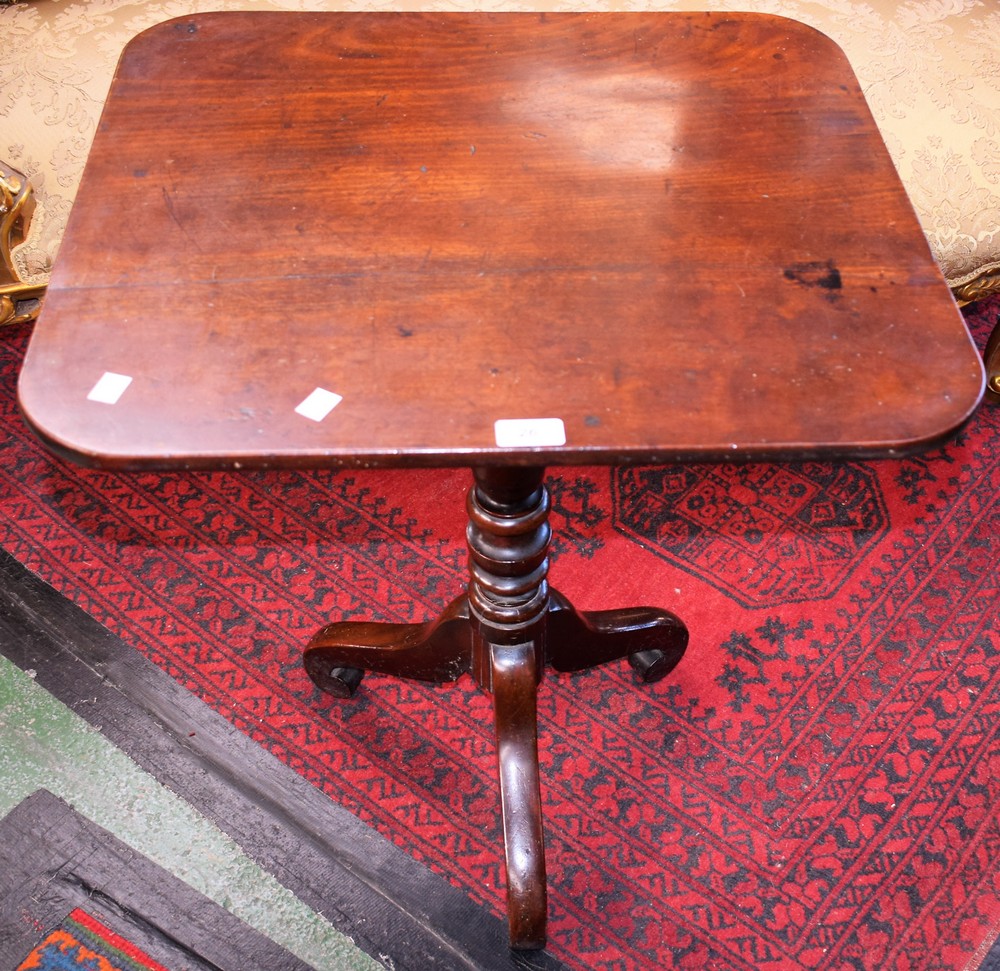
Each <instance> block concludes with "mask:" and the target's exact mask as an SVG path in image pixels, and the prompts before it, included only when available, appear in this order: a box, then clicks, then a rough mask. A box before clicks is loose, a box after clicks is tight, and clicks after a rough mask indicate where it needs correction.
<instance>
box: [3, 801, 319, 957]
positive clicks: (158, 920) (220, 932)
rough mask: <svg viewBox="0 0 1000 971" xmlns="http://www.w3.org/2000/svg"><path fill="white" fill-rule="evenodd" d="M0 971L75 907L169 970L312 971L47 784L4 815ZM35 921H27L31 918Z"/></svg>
mask: <svg viewBox="0 0 1000 971" xmlns="http://www.w3.org/2000/svg"><path fill="white" fill-rule="evenodd" d="M0 874H3V877H2V879H0V941H2V942H3V947H2V949H0V971H14V968H15V967H16V966H18V965H19V963H20V961H21V960H22V959H23V958H24V957H25V956H26V955H27V954H28V953H29V952H30V951H31V949H32V948H33V947H35V946H36V945H37V944H38V938H39V932H38V927H39V926H41V927H44V928H45V929H46V930H49V929H51V928H54V927H58V926H59V925H60V924H62V923H63V921H64V920H65V919H66V917H67V916H68V915H69V914H70V913H71V912H72V911H73V909H74V908H77V907H79V908H81V909H82V910H84V911H85V912H86V913H87V914H89V915H90V916H91V917H93V918H95V919H96V920H98V921H100V922H101V923H103V924H104V925H105V926H107V927H109V928H110V929H111V930H113V931H115V932H116V933H121V934H123V935H125V936H126V937H127V938H128V940H129V942H130V943H132V944H134V945H135V946H136V947H139V948H141V949H142V950H143V951H144V952H145V953H146V954H147V955H148V956H149V957H151V958H152V959H153V960H154V961H156V962H158V963H159V964H162V965H164V966H165V967H169V968H184V969H190V971H248V969H252V968H267V971H309V966H308V965H307V964H304V963H303V962H302V961H300V960H299V959H298V958H296V957H295V956H294V955H292V954H289V953H288V951H286V950H284V948H281V947H279V946H278V945H277V944H275V943H274V942H273V941H270V940H268V939H267V938H266V937H264V936H263V935H262V934H260V933H258V932H257V931H255V930H254V929H253V928H251V927H248V926H247V925H246V924H244V923H243V922H242V921H240V920H238V919H237V918H236V917H234V916H233V915H232V914H230V913H229V912H228V911H227V910H225V909H223V908H222V907H220V906H219V905H218V904H216V903H214V902H213V901H211V900H209V899H208V898H207V897H204V896H202V895H201V894H200V893H198V892H197V891H195V890H193V889H192V888H191V887H189V886H188V885H187V884H186V883H184V882H183V881H181V880H178V879H177V878H176V877H174V876H172V875H171V874H169V873H167V872H166V871H165V870H163V869H161V868H160V867H159V866H157V865H156V864H155V863H153V862H152V861H151V860H149V859H147V858H146V857H144V856H141V855H139V854H137V853H136V852H135V851H134V850H132V849H131V848H130V847H128V846H126V845H125V844H124V843H123V842H121V841H120V840H119V839H117V838H116V837H115V836H113V835H112V834H111V833H109V832H108V831H107V830H106V829H102V828H101V827H100V826H98V825H96V824H95V823H93V822H91V821H90V820H88V819H86V818H85V817H83V816H81V815H80V814H79V813H77V812H76V811H75V810H73V809H72V808H71V807H70V806H68V805H67V804H66V803H65V802H63V801H62V800H61V799H58V798H57V797H56V796H54V795H52V793H50V792H47V791H46V790H44V789H40V790H38V791H37V792H35V793H33V794H32V795H30V796H28V797H27V798H26V799H25V800H23V801H22V802H21V803H20V804H19V805H18V806H16V807H15V808H14V809H13V810H11V812H10V813H8V814H7V816H5V817H4V818H3V819H2V820H0ZM26 917H27V918H28V919H25V918H26Z"/></svg>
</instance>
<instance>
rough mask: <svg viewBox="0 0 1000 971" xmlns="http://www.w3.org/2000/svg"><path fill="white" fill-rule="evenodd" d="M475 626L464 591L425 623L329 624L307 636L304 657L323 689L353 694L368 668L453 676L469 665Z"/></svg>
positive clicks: (423, 677)
mask: <svg viewBox="0 0 1000 971" xmlns="http://www.w3.org/2000/svg"><path fill="white" fill-rule="evenodd" d="M471 657H472V629H471V627H470V626H469V601H468V598H467V597H466V596H465V595H464V594H463V595H462V596H461V597H457V598H456V599H455V600H453V601H452V602H451V603H450V604H449V605H448V606H447V607H446V608H445V609H444V612H443V613H442V614H441V616H440V617H438V618H437V619H436V620H432V621H428V622H427V623H424V624H384V623H357V622H355V621H343V622H340V623H336V624H328V625H327V626H326V627H324V628H322V630H320V631H319V632H318V633H317V634H316V635H315V636H314V637H313V639H312V640H311V641H310V642H309V644H308V646H307V647H306V650H305V655H304V656H303V663H304V665H305V668H306V672H307V673H308V675H309V677H310V678H312V680H313V682H314V683H315V684H316V686H317V687H319V688H320V690H322V691H325V692H327V693H328V694H331V695H333V696H334V697H335V698H349V697H351V695H353V694H354V692H355V691H356V690H357V687H358V685H359V684H360V683H361V678H362V677H363V675H364V672H365V671H377V672H378V673H379V674H393V675H396V676H397V677H401V678H415V679H416V680H418V681H438V682H440V681H455V680H456V679H457V678H458V676H459V675H460V674H463V673H464V672H466V671H468V670H469V664H470V661H471Z"/></svg>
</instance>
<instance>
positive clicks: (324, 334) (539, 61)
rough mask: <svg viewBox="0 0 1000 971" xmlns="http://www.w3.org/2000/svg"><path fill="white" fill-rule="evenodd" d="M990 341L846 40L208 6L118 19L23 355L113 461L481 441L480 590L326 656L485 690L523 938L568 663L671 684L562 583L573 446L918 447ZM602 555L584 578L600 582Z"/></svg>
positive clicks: (768, 20)
mask: <svg viewBox="0 0 1000 971" xmlns="http://www.w3.org/2000/svg"><path fill="white" fill-rule="evenodd" d="M982 390H983V371H982V366H981V362H980V359H979V357H978V356H977V354H976V352H975V349H974V347H973V345H972V343H971V341H970V339H969V336H968V334H967V332H966V330H965V327H964V324H963V321H962V319H961V316H960V315H959V314H958V312H957V310H956V307H955V305H954V303H953V301H952V298H951V296H950V294H949V292H948V290H947V288H946V286H945V284H944V282H943V280H942V278H941V276H940V274H939V272H938V270H937V268H936V267H935V265H934V263H933V261H932V259H931V256H930V253H929V251H928V248H927V246H926V244H925V242H924V238H923V235H922V233H921V231H920V227H919V226H918V224H917V221H916V219H915V217H914V214H913V211H912V210H911V208H910V205H909V203H908V201H907V199H906V196H905V194H904V192H903V189H902V187H901V185H900V182H899V180H898V178H897V176H896V173H895V170H894V169H893V166H892V163H891V161H890V159H889V156H888V154H887V153H886V150H885V148H884V146H883V144H882V142H881V140H880V137H879V134H878V131H877V129H876V127H875V124H874V122H873V120H872V118H871V116H870V114H869V112H868V109H867V107H866V104H865V100H864V97H863V95H862V93H861V91H860V89H859V87H858V84H857V82H856V81H855V79H854V77H853V74H852V72H851V70H850V68H849V66H848V64H847V62H846V61H845V59H844V57H843V55H842V54H841V53H840V51H839V50H838V49H837V48H836V47H835V46H834V45H833V44H832V43H831V42H830V41H829V40H828V39H826V38H825V37H823V36H822V35H821V34H819V33H817V32H815V31H813V30H811V29H809V28H806V27H804V26H802V25H799V24H796V23H793V22H791V21H787V20H782V19H779V18H773V17H764V16H756V15H709V14H596V15H590V14H566V15H551V14H549V15H546V14H502V15H492V14H468V15H467V14H447V15H410V14H405V15H404V14H304V13H300V14H280V13H273V14H248V13H225V14H206V15H199V16H194V17H189V18H185V19H182V20H176V21H171V22H169V23H166V24H163V25H161V26H158V27H156V28H154V29H152V30H150V31H147V32H146V33H144V34H142V35H140V36H139V37H138V38H136V39H135V40H134V41H133V42H132V43H131V44H130V45H129V47H128V48H127V49H126V52H125V54H124V55H123V58H122V60H121V63H120V65H119V68H118V71H117V74H116V76H115V79H114V83H113V86H112V88H111V92H110V96H109V98H108V102H107V105H106V108H105V111H104V114H103V117H102V120H101V123H100V127H99V131H98V133H97V136H96V139H95V142H94V146H93V150H92V152H91V155H90V159H89V162H88V165H87V169H86V173H85V175H84V178H83V181H82V185H81V188H80V192H79V198H78V199H77V201H76V203H75V205H74V209H73V212H72V216H71V220H70V226H69V228H68V231H67V234H66V237H65V241H64V243H63V246H62V251H61V253H60V256H59V259H58V262H57V265H56V268H55V272H54V275H53V278H52V281H51V284H50V286H49V291H48V296H47V299H46V303H45V307H44V309H43V311H42V316H41V319H40V321H39V324H38V326H37V330H36V332H35V334H34V335H33V338H32V341H31V345H30V348H29V350H28V353H27V357H26V360H25V364H24V370H23V373H22V376H21V382H20V401H21V405H22V407H23V410H24V413H25V415H26V417H27V420H28V422H29V423H30V424H31V426H32V427H33V428H34V429H35V430H36V432H37V433H38V434H39V435H40V436H41V438H42V439H43V440H44V441H45V442H46V443H47V444H48V445H49V446H50V447H51V448H52V449H54V450H55V451H56V452H58V453H60V454H62V455H64V456H69V457H71V458H74V459H76V460H78V461H81V462H84V463H89V464H94V465H99V466H104V467H110V468H115V469H124V470H128V469H143V468H151V467H155V468H161V469H164V468H166V469H171V468H173V469H205V468H228V469H238V468H244V467H254V468H276V467H285V468H287V467H331V466H355V467H357V466H364V467H370V466H444V465H467V466H469V467H471V468H472V469H473V470H474V475H475V481H474V484H473V486H472V488H471V490H470V492H469V498H468V514H469V527H468V545H469V563H470V576H469V583H468V589H467V592H466V593H465V594H463V595H462V596H460V597H458V599H456V600H455V601H454V602H453V603H452V604H451V605H450V606H449V607H448V608H447V609H446V610H445V612H444V614H443V615H442V616H441V617H440V618H439V619H437V620H435V621H429V622H428V623H426V624H397V625H379V624H367V623H345V622H341V623H333V624H331V625H330V626H328V627H326V628H324V629H323V630H321V631H320V632H318V633H317V634H316V636H315V637H314V638H313V640H312V642H311V643H310V644H309V645H308V647H307V648H306V653H305V665H306V668H307V670H308V672H309V674H310V676H311V677H312V678H313V680H314V681H315V682H316V683H317V684H318V685H319V686H320V687H321V688H324V689H325V690H327V691H329V692H331V693H332V694H334V695H339V696H343V697H346V696H349V695H351V694H352V693H353V692H354V690H355V689H356V688H357V686H358V683H359V681H360V680H361V677H362V674H363V672H366V671H376V672H381V673H385V674H394V675H401V676H404V677H414V678H424V679H431V680H450V679H455V678H457V677H458V676H459V675H460V674H462V673H463V672H471V674H472V675H473V677H475V678H476V679H477V681H478V682H479V683H480V684H481V685H482V686H483V688H484V689H486V690H487V691H490V692H492V694H493V697H494V704H495V721H496V736H497V754H498V761H499V776H500V793H501V805H502V811H503V818H504V834H505V841H506V862H507V882H508V917H509V922H510V935H511V944H512V946H514V947H517V948H535V947H541V946H543V944H544V941H545V920H546V903H545V862H544V851H543V837H542V819H541V803H540V796H539V770H538V757H537V747H536V735H537V730H536V690H537V684H538V682H539V680H540V679H541V677H542V672H543V669H544V668H545V666H546V665H551V666H552V667H553V668H555V669H557V670H559V671H577V670H581V669H583V668H586V667H589V666H592V665H595V664H602V663H605V662H609V661H613V660H616V659H620V658H626V657H627V658H628V659H629V660H630V661H631V663H632V665H633V667H634V668H635V669H636V670H637V671H638V673H639V675H640V676H641V678H642V680H644V681H647V682H651V681H655V680H657V679H658V678H660V677H662V676H664V675H665V674H666V673H667V672H669V671H670V670H671V668H672V667H673V666H674V665H675V664H676V663H677V662H678V660H679V659H680V657H681V655H682V654H683V653H684V650H685V646H686V644H687V639H688V634H687V630H686V629H685V627H684V624H683V623H682V622H681V621H680V620H679V619H678V618H677V617H675V616H674V615H673V614H671V613H670V612H669V611H666V610H662V609H657V608H653V607H636V608H627V609H623V610H614V611H602V612H599V613H580V612H578V611H576V610H575V609H574V608H573V607H572V606H571V605H570V604H569V603H568V602H567V601H566V599H565V598H563V597H562V596H560V595H559V594H558V593H556V592H554V591H552V590H550V589H549V587H548V584H547V579H546V574H547V565H548V561H547V555H546V551H547V546H548V542H549V525H548V522H547V513H548V498H547V492H546V489H545V486H544V482H543V475H544V469H545V467H546V466H549V465H563V464H581V463H585V464H595V463H606V464H607V463H626V462H630V463H634V462H644V463H659V462H680V461H699V462H704V461H734V460H745V459H756V460H782V459H805V458H821V457H827V458H837V457H848V456H850V457H855V456H892V455H899V454H902V453H904V452H907V451H909V450H913V449H916V448H920V447H925V446H928V445H932V444H935V443H938V442H940V441H942V440H944V439H945V438H946V437H947V436H949V435H950V434H951V433H952V432H953V431H954V430H955V429H957V428H958V427H960V426H961V425H962V423H963V422H964V421H965V420H966V419H967V418H968V416H969V415H970V414H971V412H972V410H973V409H974V408H975V406H976V404H977V402H978V400H979V398H980V395H981V394H982ZM595 579H597V578H595Z"/></svg>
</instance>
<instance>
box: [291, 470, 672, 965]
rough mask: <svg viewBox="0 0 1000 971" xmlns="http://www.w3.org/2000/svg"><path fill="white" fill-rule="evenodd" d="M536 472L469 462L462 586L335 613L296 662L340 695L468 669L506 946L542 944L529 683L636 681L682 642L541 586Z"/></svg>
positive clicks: (543, 495) (646, 614)
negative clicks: (417, 619)
mask: <svg viewBox="0 0 1000 971" xmlns="http://www.w3.org/2000/svg"><path fill="white" fill-rule="evenodd" d="M544 474H545V470H544V469H542V468H536V467H530V468H521V467H490V468H483V469H476V470H474V475H475V484H474V485H473V487H472V488H471V489H470V490H469V495H468V503H467V506H468V512H469V525H468V530H467V540H468V546H469V584H468V592H467V594H466V595H465V596H462V597H459V598H458V599H457V600H454V601H453V602H452V603H451V604H450V605H449V606H448V607H447V609H446V610H445V611H444V613H443V614H442V615H441V617H439V618H438V619H437V620H435V621H431V622H428V623H425V624H377V623H356V622H342V623H334V624H329V625H328V626H326V627H324V628H323V629H322V630H321V631H319V632H318V633H317V634H316V636H315V637H314V638H313V639H312V641H310V643H309V646H308V647H307V648H306V652H305V659H304V660H305V666H306V670H307V671H308V673H309V675H310V677H311V678H312V679H313V681H314V682H315V683H316V684H317V685H319V687H320V688H322V689H323V690H324V691H327V692H329V693H330V694H333V695H335V696H336V697H341V698H347V697H350V696H351V695H352V694H353V693H354V691H355V690H356V688H357V686H358V684H359V683H360V681H361V677H362V675H363V673H364V672H365V671H377V672H379V673H382V674H393V675H398V676H400V677H408V678H418V679H422V680H427V681H452V680H454V679H455V678H457V677H458V676H459V675H460V674H461V673H463V672H464V671H469V672H470V673H471V674H472V675H473V677H475V678H476V680H477V681H478V682H479V684H480V685H481V686H482V687H483V688H484V690H486V691H489V692H491V693H492V695H493V708H494V721H495V725H496V739H497V768H498V775H499V780H500V804H501V810H502V813H503V834H504V853H505V859H506V864H507V917H508V924H509V929H510V945H511V947H512V948H515V949H519V950H529V949H537V948H541V947H544V946H545V933H546V930H545V927H546V917H547V914H546V909H547V908H546V898H547V891H546V877H545V846H544V836H543V830H542V801H541V788H540V780H539V769H538V719H537V710H538V684H539V682H540V681H541V679H542V673H543V671H544V668H545V665H546V663H548V664H551V665H552V667H553V668H555V669H556V670H557V671H581V670H584V669H585V668H589V667H593V666H595V665H598V664H605V663H607V662H609V661H614V660H618V659H621V658H628V660H629V663H630V664H631V665H632V667H633V668H634V669H635V670H636V671H637V672H638V674H639V676H640V678H641V679H642V680H643V681H644V682H646V683H651V682H653V681H658V680H659V679H660V678H662V677H664V676H665V675H666V674H667V673H668V672H669V671H671V670H672V669H673V668H674V666H675V665H676V664H677V663H678V662H679V661H680V659H681V657H682V656H683V654H684V651H685V649H686V648H687V642H688V632H687V628H686V627H685V626H684V624H683V622H682V621H681V620H680V619H679V618H678V617H676V616H675V615H674V614H672V613H670V612H669V611H667V610H661V609H659V608H654V607H630V608H625V609H622V610H605V611H593V612H582V611H577V610H576V609H574V607H573V606H572V605H571V604H570V603H569V601H568V600H567V599H566V598H565V597H563V596H562V595H561V594H559V593H557V592H555V591H552V590H550V589H549V586H548V579H547V575H548V546H549V539H550V527H549V522H548V516H549V496H548V491H547V490H546V488H545V485H544Z"/></svg>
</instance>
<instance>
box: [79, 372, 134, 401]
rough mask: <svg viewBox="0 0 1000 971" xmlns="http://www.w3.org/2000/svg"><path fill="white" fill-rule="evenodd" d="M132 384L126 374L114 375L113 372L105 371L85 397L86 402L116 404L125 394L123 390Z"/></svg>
mask: <svg viewBox="0 0 1000 971" xmlns="http://www.w3.org/2000/svg"><path fill="white" fill-rule="evenodd" d="M131 383H132V379H131V378H130V377H129V376H128V375H127V374H115V372H114V371H105V372H104V374H102V375H101V376H100V378H99V379H98V381H97V384H95V385H94V386H93V387H92V388H91V389H90V394H88V395H87V400H88V401H99V402H101V404H105V405H113V404H117V402H118V399H119V398H120V397H121V396H122V395H123V394H125V389H126V388H127V387H128V386H129V385H130V384H131Z"/></svg>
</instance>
